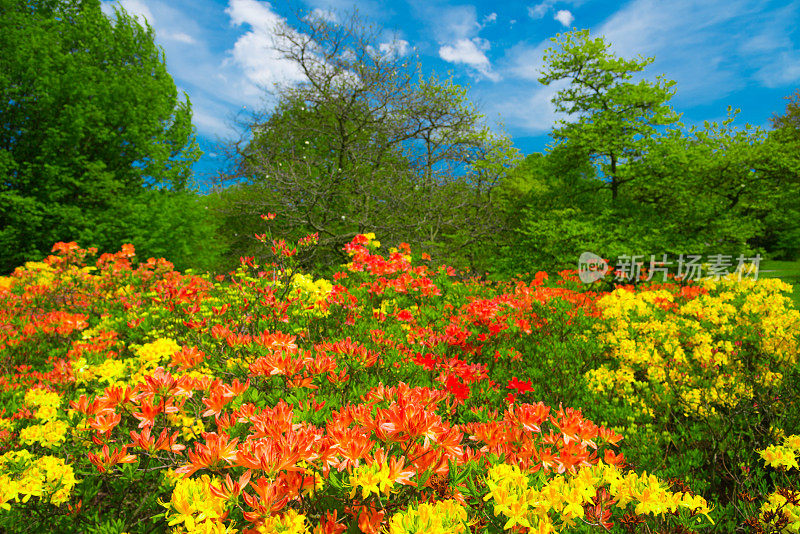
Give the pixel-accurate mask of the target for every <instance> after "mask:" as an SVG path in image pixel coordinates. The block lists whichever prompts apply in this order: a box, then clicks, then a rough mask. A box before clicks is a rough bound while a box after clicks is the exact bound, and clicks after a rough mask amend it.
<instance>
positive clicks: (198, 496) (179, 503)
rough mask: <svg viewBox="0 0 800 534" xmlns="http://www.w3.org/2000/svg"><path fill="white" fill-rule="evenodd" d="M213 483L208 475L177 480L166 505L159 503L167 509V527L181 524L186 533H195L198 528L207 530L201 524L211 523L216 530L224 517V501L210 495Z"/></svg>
mask: <svg viewBox="0 0 800 534" xmlns="http://www.w3.org/2000/svg"><path fill="white" fill-rule="evenodd" d="M212 482H214V483H216V484H217V485H219V483H218V482H216V481H213V480H212V479H211V478H210V477H209V476H208V475H203V476H201V477H200V478H182V479H181V480H178V482H177V483H176V485H175V489H174V490H173V491H172V496H171V498H170V500H169V502H167V503H161V504H162V506H164V507H165V508H166V509H167V520H168V524H169V526H171V527H172V526H175V525H178V524H181V523H182V525H181V528H184V529H186V531H188V532H196V531H197V529H198V528H207V527H205V526H202V524H203V523H211V524H212V525H209V527H213V528H216V526H214V523H219V521H220V520H221V519H222V517H223V516H224V515H225V499H221V498H219V497H217V496H215V495H214V494H213V493H211V489H210V485H211V483H212Z"/></svg>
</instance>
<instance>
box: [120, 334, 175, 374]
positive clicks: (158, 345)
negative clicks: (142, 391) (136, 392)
mask: <svg viewBox="0 0 800 534" xmlns="http://www.w3.org/2000/svg"><path fill="white" fill-rule="evenodd" d="M131 348H132V349H133V351H134V354H136V359H137V363H136V364H132V365H131V368H138V370H137V371H136V373H134V374H133V375H132V376H131V378H130V383H131V384H137V383H139V382H143V381H144V378H145V377H146V376H148V375H149V374H151V373H152V372H153V370H155V369H156V367H160V366H166V364H167V363H169V361H170V358H171V357H172V355H173V354H175V353H176V352H178V351H180V350H181V346H180V345H178V344H177V343H176V342H175V341H173V340H172V339H169V338H164V337H160V338H158V339H156V340H155V341H153V342H152V343H146V344H144V345H142V346H132V347H131Z"/></svg>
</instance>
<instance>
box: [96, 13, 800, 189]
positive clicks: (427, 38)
mask: <svg viewBox="0 0 800 534" xmlns="http://www.w3.org/2000/svg"><path fill="white" fill-rule="evenodd" d="M104 4H105V7H106V8H108V7H109V6H110V5H113V4H121V5H122V6H123V7H125V9H127V10H128V11H129V12H131V13H134V14H136V15H137V16H141V17H144V18H146V19H147V20H148V22H149V23H150V24H151V25H152V26H153V28H154V29H155V32H156V41H157V42H158V44H159V45H161V46H162V47H163V49H164V51H165V53H166V58H167V66H168V69H169V71H170V73H171V74H172V76H173V78H174V79H175V83H176V84H177V86H178V88H179V89H180V90H182V91H185V92H186V93H187V94H188V95H189V98H190V100H191V102H192V105H193V108H194V123H195V126H196V127H197V134H198V140H199V142H200V144H201V147H202V148H203V150H204V151H205V155H204V156H203V158H202V160H201V161H200V162H199V163H198V164H197V166H196V171H197V174H198V179H199V181H200V182H204V181H205V180H206V179H207V178H208V176H210V175H211V174H214V173H215V172H216V171H217V170H218V169H220V168H221V167H222V166H223V164H224V159H225V158H224V156H223V155H222V152H221V151H220V150H218V148H217V145H218V143H219V142H220V141H222V140H225V139H228V138H232V137H234V136H235V135H236V131H237V130H236V128H235V126H234V118H235V117H236V116H237V114H240V113H241V112H244V113H246V112H247V111H249V110H253V109H259V108H263V107H264V106H265V105H267V106H268V105H269V103H268V101H265V98H264V97H265V94H266V93H265V90H264V88H265V87H270V86H271V85H272V84H273V83H274V82H280V81H287V80H289V81H290V80H292V79H293V77H296V76H297V74H296V71H295V70H294V68H293V67H292V65H290V64H287V63H285V62H284V61H282V60H280V59H278V58H276V56H275V55H274V54H272V53H271V52H270V50H269V43H270V31H271V28H273V27H274V25H275V24H276V23H277V22H279V21H280V20H282V19H287V20H289V21H290V22H291V20H292V19H293V16H294V15H293V13H294V11H295V10H296V9H297V8H301V9H305V10H308V11H312V10H319V11H318V12H319V13H323V14H326V16H340V17H341V16H343V15H344V14H346V13H347V12H348V11H350V10H352V8H353V7H355V8H357V9H358V10H359V12H360V13H361V14H362V15H363V16H364V17H366V18H368V19H370V20H372V21H374V22H375V23H376V24H377V25H379V26H380V27H383V28H385V29H386V32H385V34H384V35H385V42H386V43H389V42H390V41H391V40H392V35H393V32H396V33H394V35H396V39H398V40H397V41H396V42H398V43H400V45H401V49H402V50H403V51H404V52H407V53H416V54H418V55H419V57H420V60H421V61H422V64H423V68H424V69H426V70H427V71H428V72H436V73H439V74H440V75H446V74H447V73H448V72H450V73H451V74H452V76H453V78H454V80H455V81H456V82H457V83H460V84H463V85H467V86H469V88H470V91H469V95H470V97H471V99H472V100H473V101H474V102H475V103H476V104H477V105H478V106H479V108H480V110H481V111H482V112H483V113H484V114H485V115H486V117H487V120H489V122H490V124H493V125H496V126H498V127H499V125H501V124H502V128H503V129H504V130H505V131H506V132H507V133H508V134H509V135H511V137H512V139H513V140H514V144H515V146H516V147H517V148H518V149H519V150H520V151H521V152H523V153H525V154H527V153H530V152H534V151H541V150H544V148H545V146H546V144H547V143H548V141H549V137H548V132H549V130H550V128H551V127H552V125H553V123H554V121H555V120H556V118H557V117H556V115H555V114H554V112H553V110H552V105H551V104H550V99H551V98H552V96H553V93H554V91H556V90H557V88H556V87H553V86H550V87H544V86H542V85H541V84H539V83H538V81H537V80H536V79H537V77H538V71H539V69H540V68H541V66H542V52H543V51H544V49H545V48H547V47H548V46H550V41H549V39H550V38H551V37H553V36H555V35H556V34H557V33H559V32H563V31H568V30H570V29H572V28H573V27H575V28H579V29H583V28H588V29H590V30H591V31H592V33H593V34H595V35H604V36H605V37H606V39H607V40H608V41H609V42H610V43H611V44H612V47H613V50H614V51H615V52H616V53H617V54H619V55H622V56H624V57H633V56H636V55H639V54H642V55H645V56H655V62H654V63H653V64H652V65H650V66H649V67H648V68H647V70H645V73H644V74H645V77H646V78H648V79H654V78H655V77H656V76H657V75H659V74H664V75H665V76H666V77H667V78H668V79H673V80H675V81H676V82H677V87H676V90H677V93H676V96H675V97H674V98H673V99H672V101H671V104H672V105H673V107H674V108H675V110H676V111H678V112H679V113H683V122H684V123H686V124H688V125H695V124H702V123H703V121H705V120H710V121H720V120H723V119H724V118H725V117H726V114H727V113H726V110H727V107H728V106H733V107H734V108H740V109H741V114H740V115H739V119H738V120H737V123H738V124H742V125H743V124H745V123H750V124H754V125H758V126H763V127H768V126H769V118H770V116H772V114H773V113H776V112H777V113H782V112H783V110H784V108H785V105H786V102H785V100H784V97H785V96H788V95H789V94H791V93H793V92H794V90H795V89H796V88H798V87H800V1H794V2H787V1H769V0H629V1H627V2H611V1H607V0H564V1H555V0H541V1H539V0H533V1H531V2H522V1H515V0H512V1H506V2H498V1H496V0H495V1H489V0H476V1H472V2H466V1H444V0H396V1H389V0H357V1H352V0H297V1H295V2H291V1H287V0H280V1H275V2H266V1H258V0H115V1H114V2H104Z"/></svg>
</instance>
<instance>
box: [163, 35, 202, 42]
mask: <svg viewBox="0 0 800 534" xmlns="http://www.w3.org/2000/svg"><path fill="white" fill-rule="evenodd" d="M164 39H167V40H169V41H177V42H179V43H184V44H197V40H196V39H195V38H194V37H192V36H191V35H189V34H188V33H183V32H176V33H167V34H166V35H164Z"/></svg>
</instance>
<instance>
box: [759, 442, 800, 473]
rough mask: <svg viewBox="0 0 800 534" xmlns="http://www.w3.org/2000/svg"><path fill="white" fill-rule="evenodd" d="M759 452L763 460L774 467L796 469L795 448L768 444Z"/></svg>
mask: <svg viewBox="0 0 800 534" xmlns="http://www.w3.org/2000/svg"><path fill="white" fill-rule="evenodd" d="M759 454H760V455H761V458H763V459H764V462H765V463H766V464H767V465H769V466H771V467H775V468H782V469H792V468H794V469H798V465H797V458H796V454H795V449H793V448H792V447H784V446H782V445H770V446H769V447H767V448H766V449H764V450H763V451H760V452H759Z"/></svg>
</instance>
